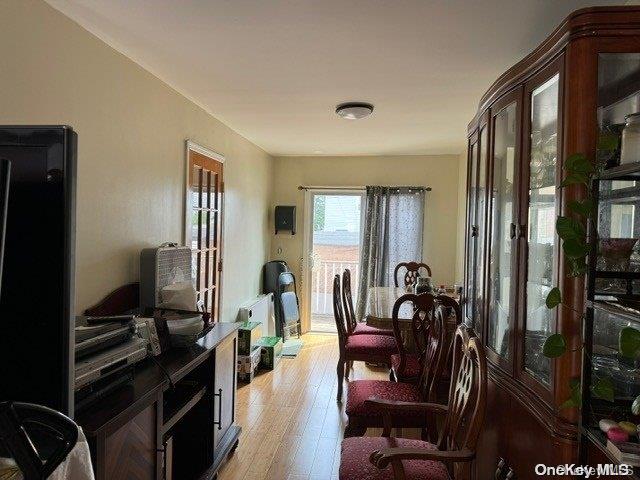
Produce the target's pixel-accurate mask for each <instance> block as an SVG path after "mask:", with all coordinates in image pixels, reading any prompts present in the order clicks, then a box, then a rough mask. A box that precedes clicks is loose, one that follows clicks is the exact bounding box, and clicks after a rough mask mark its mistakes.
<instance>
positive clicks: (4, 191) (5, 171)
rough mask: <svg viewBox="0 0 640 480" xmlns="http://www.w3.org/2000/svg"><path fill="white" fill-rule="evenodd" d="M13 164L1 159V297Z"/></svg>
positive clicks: (0, 292)
mask: <svg viewBox="0 0 640 480" xmlns="http://www.w3.org/2000/svg"><path fill="white" fill-rule="evenodd" d="M10 173H11V162H10V161H9V160H7V159H6V158H0V295H1V294H2V260H3V258H4V231H5V228H6V225H7V200H8V199H9V175H10Z"/></svg>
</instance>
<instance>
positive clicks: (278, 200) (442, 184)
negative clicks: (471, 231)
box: [271, 155, 460, 284]
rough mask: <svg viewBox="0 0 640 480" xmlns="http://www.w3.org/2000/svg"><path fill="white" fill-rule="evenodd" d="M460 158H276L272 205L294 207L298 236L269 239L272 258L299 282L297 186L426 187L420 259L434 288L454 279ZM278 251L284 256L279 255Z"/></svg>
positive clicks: (300, 252)
mask: <svg viewBox="0 0 640 480" xmlns="http://www.w3.org/2000/svg"><path fill="white" fill-rule="evenodd" d="M459 167H460V160H459V156H458V155H438V156H422V155H415V156H414V155H408V156H380V157H373V156H367V157H324V156H318V157H276V159H275V169H274V175H275V177H274V185H273V188H274V190H273V191H274V202H273V204H274V205H296V206H297V227H298V233H297V234H296V235H295V236H291V235H290V234H287V233H284V234H278V235H273V240H272V243H271V256H272V258H274V259H284V260H286V261H287V262H288V263H289V266H290V267H291V269H292V270H293V271H294V272H295V273H296V274H297V275H299V276H300V278H302V277H301V274H302V271H301V262H300V259H301V258H302V255H303V239H304V228H303V227H304V220H303V212H304V192H302V191H300V190H298V188H297V187H298V185H314V186H359V185H424V186H430V187H432V188H433V190H432V191H431V192H428V193H427V195H426V212H425V230H424V257H423V258H424V260H425V261H426V263H428V264H429V265H430V266H431V268H432V270H433V277H434V280H435V281H436V282H438V283H447V284H448V283H453V282H454V281H457V280H459V278H458V277H457V276H456V253H457V243H458V242H457V235H458V233H457V232H458V228H459V225H458V222H457V217H458V198H459V192H458V190H459V179H458V170H459ZM279 249H282V253H279Z"/></svg>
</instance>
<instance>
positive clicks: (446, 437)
mask: <svg viewBox="0 0 640 480" xmlns="http://www.w3.org/2000/svg"><path fill="white" fill-rule="evenodd" d="M451 378H452V379H451V385H450V388H449V402H448V410H447V415H446V418H445V421H444V425H443V427H442V430H441V431H440V438H439V440H438V448H439V449H440V450H463V449H466V450H470V451H475V449H476V445H477V443H478V437H479V435H480V429H481V427H482V422H483V421H484V415H485V408H486V396H487V361H486V357H485V351H484V348H483V346H482V342H481V341H480V339H479V338H478V337H477V336H476V335H475V333H474V332H473V330H471V329H469V328H467V327H466V326H464V325H461V326H459V327H458V329H457V330H456V333H455V335H454V338H453V372H452V376H451ZM466 468H468V465H466V466H465V465H461V464H455V465H454V466H453V471H454V478H458V476H457V475H456V474H457V471H456V470H458V469H460V470H461V473H462V472H463V471H464V469H466Z"/></svg>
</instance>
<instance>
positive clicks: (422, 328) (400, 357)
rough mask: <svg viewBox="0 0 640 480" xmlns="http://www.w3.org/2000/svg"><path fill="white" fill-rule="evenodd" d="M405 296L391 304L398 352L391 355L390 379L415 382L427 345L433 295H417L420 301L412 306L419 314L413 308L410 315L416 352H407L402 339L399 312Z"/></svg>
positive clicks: (433, 303) (420, 372)
mask: <svg viewBox="0 0 640 480" xmlns="http://www.w3.org/2000/svg"><path fill="white" fill-rule="evenodd" d="M405 297H407V295H403V296H402V297H400V298H399V299H398V300H396V303H395V304H394V305H393V310H392V314H391V322H392V326H393V332H394V336H395V339H396V343H398V353H396V354H394V355H392V356H391V371H390V376H389V378H390V380H395V381H396V382H404V383H416V382H417V381H418V380H419V379H420V376H421V374H422V367H423V365H424V363H423V356H424V351H425V349H426V347H427V345H428V341H427V336H428V328H429V323H430V322H431V318H432V316H433V312H434V310H435V306H436V303H435V297H434V296H433V295H431V294H429V293H423V294H420V295H419V298H420V301H419V303H418V304H416V306H415V307H414V309H415V308H417V309H418V312H419V315H416V311H415V310H414V313H413V316H412V317H411V332H410V335H412V336H413V343H414V345H415V348H416V350H417V351H416V352H408V351H407V348H406V346H405V345H404V342H403V341H402V336H401V329H400V319H399V312H400V307H402V304H403V303H405V301H402V302H401V301H400V300H401V299H403V298H405Z"/></svg>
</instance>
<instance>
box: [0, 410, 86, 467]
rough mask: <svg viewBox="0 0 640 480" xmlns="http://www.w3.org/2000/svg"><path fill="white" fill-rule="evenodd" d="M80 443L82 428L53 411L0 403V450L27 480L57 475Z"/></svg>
mask: <svg viewBox="0 0 640 480" xmlns="http://www.w3.org/2000/svg"><path fill="white" fill-rule="evenodd" d="M77 441H78V426H77V425H76V424H75V422H74V421H73V420H71V419H70V418H69V417H67V416H65V415H63V414H61V413H60V412H57V411H55V410H53V409H51V408H48V407H43V406H41V405H34V404H32V403H19V402H0V449H1V450H3V451H6V452H7V453H8V454H9V456H10V457H12V458H13V459H14V460H15V462H16V464H17V465H18V467H19V468H20V470H21V472H22V475H23V477H24V478H25V480H36V479H38V480H39V479H44V478H47V477H48V476H49V475H51V474H52V473H53V471H54V470H55V469H56V468H57V467H58V465H60V464H61V463H62V462H63V461H64V460H65V459H66V458H67V455H69V452H71V450H72V449H73V447H75V445H76V442H77Z"/></svg>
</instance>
